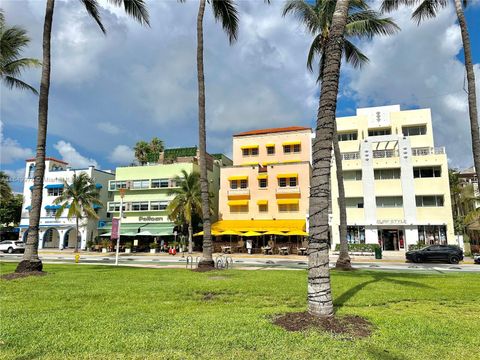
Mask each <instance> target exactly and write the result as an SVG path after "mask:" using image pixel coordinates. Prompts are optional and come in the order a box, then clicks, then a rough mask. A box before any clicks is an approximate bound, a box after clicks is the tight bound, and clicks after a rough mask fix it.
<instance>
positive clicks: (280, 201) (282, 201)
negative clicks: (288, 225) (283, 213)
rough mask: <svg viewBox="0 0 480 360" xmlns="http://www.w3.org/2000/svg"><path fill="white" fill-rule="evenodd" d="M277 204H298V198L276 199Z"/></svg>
mask: <svg viewBox="0 0 480 360" xmlns="http://www.w3.org/2000/svg"><path fill="white" fill-rule="evenodd" d="M277 204H278V205H298V199H278V200H277Z"/></svg>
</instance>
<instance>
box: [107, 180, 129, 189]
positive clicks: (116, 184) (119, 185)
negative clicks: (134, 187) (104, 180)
mask: <svg viewBox="0 0 480 360" xmlns="http://www.w3.org/2000/svg"><path fill="white" fill-rule="evenodd" d="M126 188H127V182H126V181H110V190H111V191H114V190H118V189H126Z"/></svg>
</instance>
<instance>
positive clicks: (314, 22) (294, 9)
mask: <svg viewBox="0 0 480 360" xmlns="http://www.w3.org/2000/svg"><path fill="white" fill-rule="evenodd" d="M289 13H292V14H293V16H294V17H295V18H297V20H298V21H299V22H301V23H303V24H304V25H305V27H306V28H307V30H308V31H309V32H310V33H312V34H315V33H317V32H318V29H319V26H320V19H319V16H318V14H317V12H316V11H315V7H314V6H313V5H310V4H308V3H306V2H305V1H303V0H289V1H288V2H287V3H286V4H285V6H284V7H283V11H282V15H283V16H286V15H287V14H289Z"/></svg>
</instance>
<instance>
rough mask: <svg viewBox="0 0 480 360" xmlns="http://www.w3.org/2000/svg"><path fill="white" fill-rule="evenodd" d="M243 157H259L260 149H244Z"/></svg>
mask: <svg viewBox="0 0 480 360" xmlns="http://www.w3.org/2000/svg"><path fill="white" fill-rule="evenodd" d="M242 155H243V156H257V155H258V147H253V148H248V149H242Z"/></svg>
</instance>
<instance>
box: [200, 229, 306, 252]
mask: <svg viewBox="0 0 480 360" xmlns="http://www.w3.org/2000/svg"><path fill="white" fill-rule="evenodd" d="M304 228H305V221H302V220H283V221H282V220H278V221H275V220H251V221H249V220H224V221H219V222H217V223H215V224H213V226H212V231H211V233H212V236H213V247H214V249H213V250H214V252H218V253H224V254H233V253H246V254H262V255H291V254H294V255H306V254H307V244H308V240H307V237H308V232H306V231H305V230H304ZM202 235H203V231H201V232H198V233H196V234H194V236H202Z"/></svg>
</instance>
